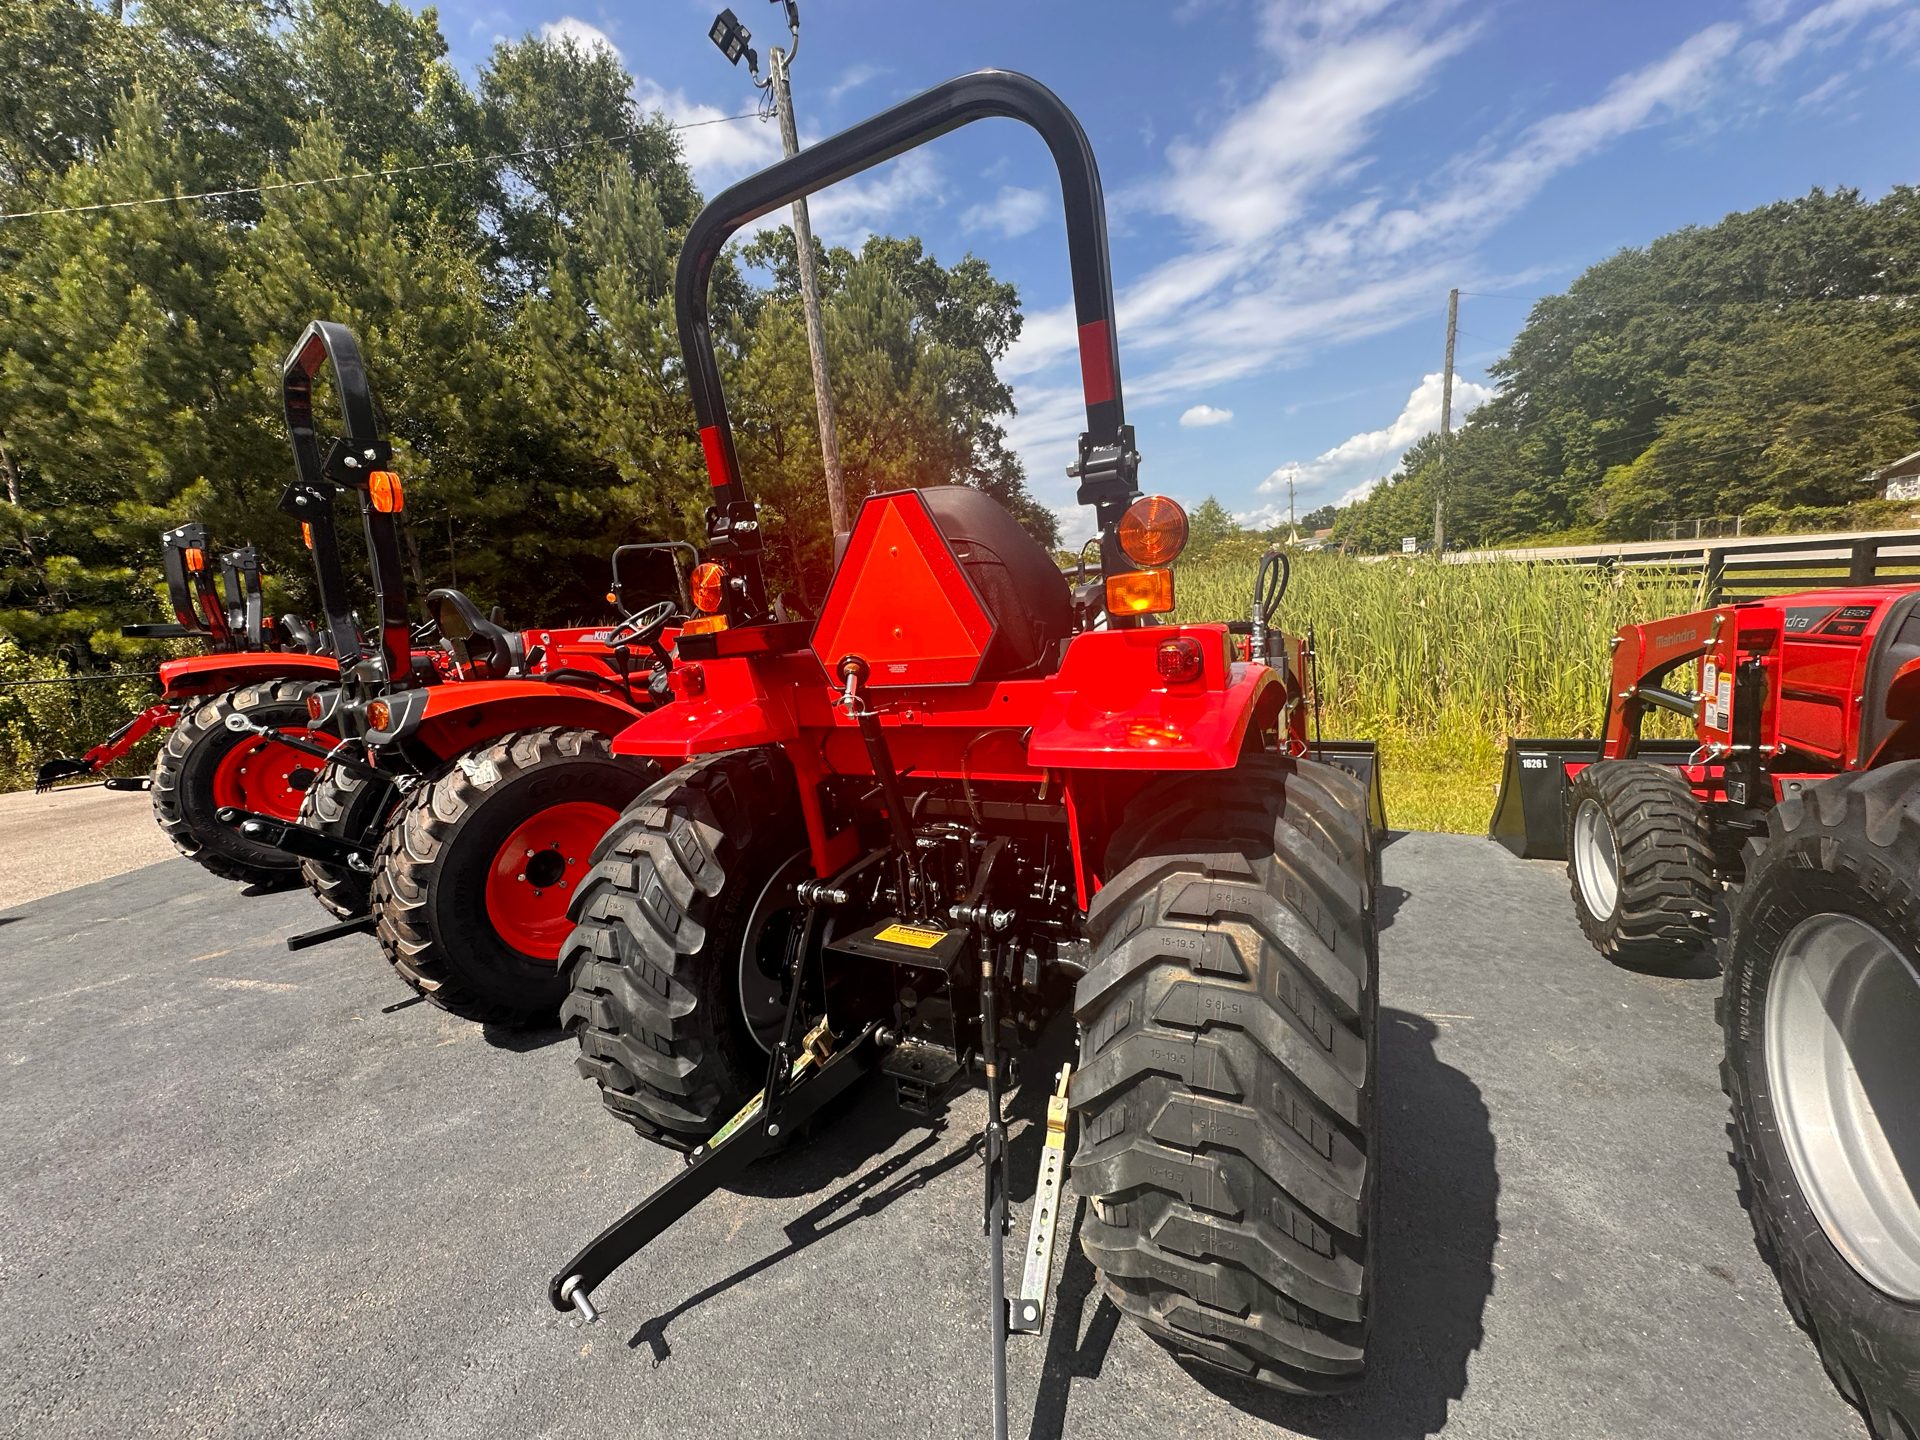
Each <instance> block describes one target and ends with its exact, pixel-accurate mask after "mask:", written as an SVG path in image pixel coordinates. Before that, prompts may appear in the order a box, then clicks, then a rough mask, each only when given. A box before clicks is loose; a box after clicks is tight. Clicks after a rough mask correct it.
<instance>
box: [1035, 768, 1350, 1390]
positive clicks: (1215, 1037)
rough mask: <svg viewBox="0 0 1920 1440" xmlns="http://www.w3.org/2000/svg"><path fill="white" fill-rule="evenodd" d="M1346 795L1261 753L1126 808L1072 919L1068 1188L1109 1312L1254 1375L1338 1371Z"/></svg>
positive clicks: (1270, 1377) (1282, 1381) (1334, 1386)
mask: <svg viewBox="0 0 1920 1440" xmlns="http://www.w3.org/2000/svg"><path fill="white" fill-rule="evenodd" d="M1366 813H1367V812H1366V796H1365V792H1364V790H1363V789H1362V788H1361V787H1360V785H1359V783H1358V782H1357V781H1355V780H1354V779H1353V778H1352V777H1351V776H1349V775H1347V774H1345V773H1344V772H1341V771H1338V770H1335V769H1333V768H1331V767H1329V766H1325V765H1320V764H1315V763H1312V762H1307V761H1291V760H1285V759H1282V758H1280V757H1278V756H1272V755H1253V756H1247V757H1244V758H1243V759H1242V760H1241V763H1240V764H1239V766H1237V767H1236V768H1235V769H1234V770H1232V771H1227V772H1213V773H1205V774H1193V773H1187V774H1181V775H1170V776H1166V777H1163V778H1161V779H1159V780H1156V781H1154V782H1153V783H1151V784H1149V785H1148V786H1147V787H1146V788H1145V789H1144V790H1142V791H1141V792H1140V793H1139V795H1138V796H1137V797H1136V798H1135V799H1134V800H1133V802H1132V803H1131V804H1129V805H1128V807H1127V810H1126V813H1125V817H1124V819H1123V820H1122V823H1121V825H1120V827H1119V828H1118V830H1117V831H1116V832H1115V834H1114V837H1113V840H1112V842H1111V843H1110V845H1109V846H1108V850H1107V863H1106V871H1105V873H1106V874H1108V875H1110V876H1111V877H1112V878H1111V879H1110V880H1109V881H1108V883H1107V885H1106V886H1105V888H1103V889H1102V890H1101V891H1100V893H1099V896H1098V897H1097V898H1096V899H1095V901H1094V903H1093V905H1092V907H1091V909H1090V911H1089V914H1088V918H1087V927H1088V932H1089V935H1090V937H1091V938H1092V940H1093V944H1094V949H1093V954H1092V957H1091V963H1090V966H1089V968H1088V971H1087V974H1086V976H1085V977H1084V978H1083V979H1082V980H1081V981H1080V982H1079V987H1078V989H1077V991H1076V994H1075V1014H1076V1016H1077V1018H1078V1019H1079V1021H1080V1025H1081V1031H1082V1034H1083V1036H1084V1040H1083V1043H1082V1047H1081V1069H1080V1073H1079V1074H1077V1075H1076V1076H1075V1077H1074V1079H1073V1105H1074V1108H1075V1109H1076V1110H1077V1111H1078V1112H1079V1114H1080V1124H1081V1130H1080V1146H1079V1150H1078V1152H1077V1153H1076V1155H1075V1157H1074V1162H1073V1173H1074V1185H1075V1187H1076V1188H1077V1189H1078V1190H1079V1191H1080V1193H1081V1194H1083V1195H1087V1196H1089V1197H1090V1198H1091V1199H1092V1201H1093V1214H1092V1215H1091V1216H1090V1217H1089V1218H1088V1220H1087V1221H1086V1222H1085V1223H1084V1224H1083V1226H1082V1229H1081V1237H1082V1245H1083V1247H1084V1249H1085V1250H1086V1254H1087V1258H1088V1259H1089V1260H1091V1261H1092V1262H1093V1263H1094V1265H1095V1266H1096V1267H1097V1268H1098V1269H1099V1271H1100V1275H1101V1279H1102V1281H1103V1283H1104V1285H1105V1287H1106V1293H1107V1295H1108V1296H1109V1298H1111V1299H1112V1301H1113V1303H1114V1304H1115V1305H1116V1306H1118V1307H1119V1308H1120V1309H1121V1310H1124V1311H1125V1312H1126V1313H1127V1314H1129V1315H1131V1316H1132V1317H1133V1318H1134V1320H1135V1321H1136V1322H1137V1323H1138V1324H1139V1325H1140V1327H1141V1328H1142V1329H1144V1330H1145V1331H1146V1332H1147V1333H1148V1334H1149V1335H1151V1336H1153V1337H1154V1338H1155V1339H1157V1340H1159V1341H1160V1342H1161V1343H1162V1344H1164V1345H1167V1346H1168V1347H1169V1348H1171V1349H1172V1350H1174V1351H1175V1352H1176V1353H1178V1354H1181V1355H1183V1356H1186V1357H1189V1358H1191V1359H1194V1360H1198V1361H1200V1362H1202V1363H1205V1364H1207V1365H1211V1366H1215V1367H1218V1368H1220V1369H1224V1370H1227V1371H1230V1372H1232V1373H1233V1374H1235V1375H1238V1376H1240V1377H1241V1378H1243V1379H1246V1380H1251V1381H1253V1382H1255V1383H1258V1384H1261V1385H1267V1386H1271V1387H1273V1388H1276V1389H1280V1390H1286V1391H1291V1392H1294V1393H1301V1394H1326V1393H1330V1392H1333V1391H1338V1390H1344V1389H1348V1388H1351V1387H1352V1386H1354V1385H1356V1384H1358V1383H1359V1382H1360V1379H1361V1377H1362V1373H1363V1370H1364V1366H1365V1363H1366V1351H1367V1339H1368V1330H1369V1326H1370V1323H1371V1320H1372V1308H1373V1305H1372V1301H1373V1282H1372V1268H1373V1245H1374V1236H1375V1233H1376V1231H1377V1229H1378V1226H1377V1223H1376V1212H1377V1206H1378V1184H1377V1179H1376V1171H1377V1167H1378V1135H1379V1130H1378V1122H1377V1119H1376V1114H1375V1111H1376V1101H1375V1051H1376V1039H1375V1029H1376V1015H1377V1011H1378V1004H1379V1002H1378V995H1377V972H1378V963H1377V957H1376V950H1375V943H1374V926H1373V887H1372V884H1371V877H1372V867H1373V854H1372V851H1373V846H1372V837H1371V835H1370V834H1369V828H1370V827H1369V826H1368V824H1367V820H1366Z"/></svg>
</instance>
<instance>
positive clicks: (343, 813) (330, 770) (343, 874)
mask: <svg viewBox="0 0 1920 1440" xmlns="http://www.w3.org/2000/svg"><path fill="white" fill-rule="evenodd" d="M397 798H398V797H397V796H396V794H395V793H394V792H393V791H392V789H391V788H389V787H383V786H382V785H380V784H379V783H378V782H377V781H374V780H370V779H368V778H367V777H366V776H365V775H357V774H355V773H354V772H353V771H351V770H346V769H343V768H342V767H340V766H338V765H329V766H328V767H327V768H326V769H325V770H324V771H323V772H321V775H320V778H319V779H318V780H316V781H315V782H314V785H313V788H312V789H311V790H309V791H307V795H306V799H305V800H304V801H302V802H301V805H300V823H301V824H302V825H311V826H313V827H314V828H315V829H317V830H321V831H324V832H325V833H326V834H328V835H333V836H344V835H364V834H365V833H367V831H368V830H369V829H370V828H371V827H373V826H374V825H375V824H377V823H378V822H379V819H380V810H381V808H382V807H383V806H390V805H393V804H394V803H396V800H397ZM300 875H301V878H302V879H304V880H305V881H306V882H307V889H308V890H309V891H311V892H312V894H313V898H314V899H316V900H318V901H319V902H320V904H321V906H322V908H324V909H325V910H326V911H327V913H328V914H330V915H332V916H333V917H334V918H335V919H337V920H351V919H354V918H355V917H357V916H361V915H365V914H367V913H368V912H369V911H370V909H371V908H372V905H373V876H372V875H371V874H370V873H364V872H362V871H359V870H355V869H354V868H353V867H352V866H349V865H333V864H329V863H328V862H326V861H324V860H303V861H301V862H300Z"/></svg>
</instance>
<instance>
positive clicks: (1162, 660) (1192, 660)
mask: <svg viewBox="0 0 1920 1440" xmlns="http://www.w3.org/2000/svg"><path fill="white" fill-rule="evenodd" d="M1153 659H1154V664H1155V665H1156V666H1157V667H1158V668H1159V670H1160V678H1161V679H1162V680H1165V681H1167V682H1168V683H1169V684H1173V685H1185V684H1188V683H1190V682H1192V681H1194V680H1198V679H1199V678H1200V664H1201V658H1200V642H1199V641H1198V640H1195V639H1193V638H1192V637H1191V636H1187V635H1182V636H1181V637H1180V638H1179V639H1178V640H1165V641H1162V642H1161V645H1160V648H1159V650H1157V651H1156V652H1154V657H1153Z"/></svg>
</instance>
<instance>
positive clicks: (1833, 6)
mask: <svg viewBox="0 0 1920 1440" xmlns="http://www.w3.org/2000/svg"><path fill="white" fill-rule="evenodd" d="M1905 5H1906V0H1827V3H1826V4H1824V5H1816V6H1814V7H1813V9H1811V10H1809V11H1808V12H1807V13H1806V14H1804V15H1802V16H1801V17H1800V18H1799V19H1798V20H1796V21H1794V22H1793V24H1791V25H1789V26H1787V28H1786V29H1785V30H1783V31H1781V32H1780V33H1779V34H1778V35H1775V36H1772V37H1763V38H1761V39H1757V40H1754V41H1753V42H1752V43H1751V44H1749V45H1748V46H1747V47H1746V49H1745V51H1744V52H1743V58H1744V59H1745V60H1746V62H1747V66H1748V68H1749V69H1750V70H1751V71H1752V73H1753V77H1754V78H1755V79H1756V80H1758V81H1760V82H1761V83H1762V84H1768V83H1770V82H1772V81H1773V80H1775V79H1777V78H1779V75H1780V72H1781V71H1782V70H1784V69H1786V67H1787V66H1788V65H1789V64H1791V63H1792V62H1793V61H1794V60H1797V59H1798V58H1799V57H1800V56H1801V55H1802V54H1804V53H1806V52H1807V51H1808V50H1824V49H1826V48H1828V47H1829V46H1832V45H1837V44H1839V43H1840V42H1841V41H1842V40H1844V39H1846V38H1847V36H1848V35H1849V34H1850V33H1851V32H1852V30H1853V27H1854V26H1856V25H1858V24H1859V23H1860V22H1861V21H1862V20H1864V19H1866V18H1867V17H1868V16H1870V15H1875V14H1879V13H1881V12H1883V11H1887V10H1898V9H1902V8H1904V6H1905ZM1782 8H1783V9H1784V8H1785V7H1782ZM1774 18H1776V19H1777V18H1779V16H1778V15H1776V16H1775V17H1774Z"/></svg>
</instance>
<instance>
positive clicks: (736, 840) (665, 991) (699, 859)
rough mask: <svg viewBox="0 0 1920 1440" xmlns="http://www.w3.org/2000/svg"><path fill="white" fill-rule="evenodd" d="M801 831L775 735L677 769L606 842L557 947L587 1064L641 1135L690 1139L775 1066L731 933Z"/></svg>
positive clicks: (680, 1142)
mask: <svg viewBox="0 0 1920 1440" xmlns="http://www.w3.org/2000/svg"><path fill="white" fill-rule="evenodd" d="M805 843H806V828H805V824H804V822H803V820H802V818H801V814H800V806H799V794H798V791H797V789H796V787H795V783H794V777H793V770H792V767H791V766H790V765H789V763H788V761H787V758H786V756H785V755H784V754H783V753H782V752H780V751H779V750H776V749H771V748H766V749H755V750H739V751H730V752H728V753H725V754H721V755H715V756H711V757H709V758H707V759H705V760H699V761H696V762H694V763H692V764H690V765H687V766H685V767H683V768H681V769H679V770H676V771H674V772H673V773H672V774H671V775H669V776H667V778H666V779H664V780H662V781H661V782H660V783H659V784H657V785H655V786H654V787H653V788H652V789H650V790H649V791H647V792H646V793H645V794H644V795H642V796H641V797H640V798H639V799H638V800H636V801H634V802H633V804H632V805H631V806H629V807H628V808H627V811H626V813H625V814H624V815H622V816H621V817H620V821H619V823H618V824H616V825H615V826H614V827H613V829H611V830H610V831H608V832H607V835H606V837H605V838H604V839H603V840H601V842H600V845H599V848H598V849H596V850H595V851H594V857H593V858H594V868H593V870H592V872H591V873H590V874H589V875H588V877H587V882H586V883H585V884H584V885H582V886H581V887H580V891H579V893H578V894H577V895H576V896H575V898H574V902H573V908H572V911H571V914H572V916H573V920H574V930H573V933H572V934H571V935H570V936H568V938H567V943H566V946H565V948H564V949H562V951H561V952H560V966H561V970H562V972H563V973H564V974H565V975H566V977H567V979H568V982H569V985H570V987H571V989H570V993H569V994H568V996H567V999H566V1002H565V1003H564V1004H563V1005H562V1006H561V1007H560V1019H561V1023H562V1024H563V1025H565V1026H566V1027H567V1028H568V1029H569V1030H571V1031H572V1032H573V1033H574V1034H575V1035H576V1036H577V1037H578V1039H579V1042H580V1057H579V1061H578V1065H579V1069H580V1073H581V1074H582V1075H583V1076H585V1077H586V1078H588V1079H590V1080H593V1081H594V1082H596V1083H597V1084H598V1085H599V1087H600V1095H601V1099H602V1100H603V1101H604V1102H605V1104H606V1107H607V1109H608V1110H610V1111H611V1112H612V1113H613V1114H614V1115H616V1116H618V1117H619V1118H620V1119H622V1120H624V1121H625V1122H626V1123H627V1124H629V1125H631V1126H632V1127H633V1128H634V1129H635V1130H636V1131H637V1132H639V1134H640V1135H642V1136H643V1137H645V1138H647V1139H649V1140H653V1141H656V1142H658V1143H660V1144H662V1145H667V1146H670V1147H672V1148H674V1149H677V1150H690V1149H691V1148H692V1147H694V1146H695V1145H698V1144H699V1143H700V1142H701V1141H702V1140H704V1139H706V1137H707V1136H709V1135H711V1134H712V1133H713V1132H714V1131H715V1130H716V1129H718V1128H719V1127H720V1126H721V1125H722V1124H723V1123H725V1121H727V1120H728V1119H729V1118H730V1117H731V1116H732V1115H733V1114H734V1113H735V1112H737V1111H738V1110H739V1108H740V1106H742V1105H743V1104H745V1103H746V1101H747V1099H748V1097H749V1096H751V1095H752V1094H753V1092H754V1091H756V1090H757V1089H759V1088H760V1085H761V1083H762V1082H763V1081H764V1080H765V1078H766V1057H765V1055H764V1054H763V1053H762V1052H761V1050H760V1049H759V1047H758V1046H757V1045H756V1044H755V1043H754V1041H753V1038H752V1036H751V1034H750V1033H749V1032H748V1031H747V1028H746V1021H745V1019H744V1018H743V1017H742V1016H741V1014H740V1007H739V1005H738V1003H737V996H736V995H735V989H736V986H737V980H736V977H735V976H734V975H733V974H731V973H730V972H731V970H732V968H733V967H732V964H731V951H730V949H729V945H728V942H729V939H730V938H731V936H732V933H733V931H734V930H735V929H736V928H737V927H738V926H739V924H740V923H741V922H742V921H743V920H744V918H745V913H746V909H747V907H748V906H750V905H751V904H752V903H753V900H754V898H755V895H756V893H757V890H758V887H759V886H761V885H764V884H765V883H766V881H767V880H768V879H769V878H770V877H771V875H772V872H773V869H774V867H776V866H778V865H780V864H782V863H784V862H785V861H786V860H787V859H788V858H789V857H790V856H792V854H793V853H794V851H795V850H796V849H798V848H799V847H801V846H803V845H805Z"/></svg>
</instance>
